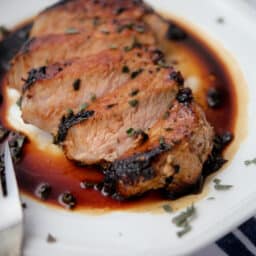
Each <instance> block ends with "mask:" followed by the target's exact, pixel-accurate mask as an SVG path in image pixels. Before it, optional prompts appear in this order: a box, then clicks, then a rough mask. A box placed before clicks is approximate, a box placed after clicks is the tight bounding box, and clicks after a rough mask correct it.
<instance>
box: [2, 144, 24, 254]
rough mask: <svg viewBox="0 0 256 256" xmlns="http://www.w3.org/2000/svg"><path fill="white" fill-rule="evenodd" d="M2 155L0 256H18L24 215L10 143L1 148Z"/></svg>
mask: <svg viewBox="0 0 256 256" xmlns="http://www.w3.org/2000/svg"><path fill="white" fill-rule="evenodd" d="M1 153H2V154H3V153H4V156H3V159H2V160H3V164H4V166H5V167H4V168H5V171H4V173H5V175H0V256H18V255H20V252H21V244H22V235H23V214H22V208H21V203H20V199H19V192H18V187H17V182H16V178H15V172H14V168H13V163H12V158H11V153H10V148H9V145H8V142H5V143H4V144H3V145H2V146H1ZM1 176H2V180H1ZM4 176H5V177H4ZM3 178H5V180H3ZM4 184H5V185H6V186H5V188H4V187H3V185H4Z"/></svg>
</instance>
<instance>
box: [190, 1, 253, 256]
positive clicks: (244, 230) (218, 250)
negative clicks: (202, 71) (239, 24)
mask: <svg viewBox="0 0 256 256" xmlns="http://www.w3.org/2000/svg"><path fill="white" fill-rule="evenodd" d="M255 1H256V0H255ZM227 255H228V256H233V255H234V256H256V219H255V218H251V219H249V220H248V221H246V222H245V223H244V224H242V225H241V226H239V227H238V228H237V229H235V230H234V231H233V232H231V233H229V234H227V235H226V236H224V237H223V238H221V239H219V240H218V241H217V242H215V243H214V244H211V245H209V246H208V247H206V248H204V249H203V250H201V251H200V252H197V253H195V254H194V255H193V256H227Z"/></svg>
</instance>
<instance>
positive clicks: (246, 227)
mask: <svg viewBox="0 0 256 256" xmlns="http://www.w3.org/2000/svg"><path fill="white" fill-rule="evenodd" d="M239 230H240V231H241V232H242V233H243V234H244V235H245V236H246V237H247V238H248V239H249V240H250V241H251V242H252V243H253V244H254V245H255V246H256V219H255V218H251V219H249V220H248V221H246V222H245V223H244V224H242V225H241V226H240V227H239Z"/></svg>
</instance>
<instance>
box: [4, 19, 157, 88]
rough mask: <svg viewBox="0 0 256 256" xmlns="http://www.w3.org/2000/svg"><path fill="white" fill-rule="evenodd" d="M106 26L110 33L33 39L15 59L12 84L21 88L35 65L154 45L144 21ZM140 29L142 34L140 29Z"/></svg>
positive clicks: (11, 77)
mask: <svg viewBox="0 0 256 256" xmlns="http://www.w3.org/2000/svg"><path fill="white" fill-rule="evenodd" d="M131 24H132V25H131ZM107 27H108V31H111V33H110V34H106V33H102V31H101V30H97V31H95V32H94V33H92V34H88V33H78V34H70V35H68V34H63V35H47V36H43V37H39V38H33V39H31V40H30V41H28V42H27V43H26V44H25V45H24V47H23V49H22V50H21V51H20V53H19V54H18V55H17V56H16V57H15V58H14V60H13V61H12V67H11V69H10V71H9V73H8V76H7V79H8V84H9V86H11V87H13V88H16V89H18V90H21V87H22V84H23V82H22V80H24V79H26V78H27V74H28V72H29V71H30V70H31V69H33V68H37V67H41V66H48V65H51V64H53V63H56V62H61V61H65V60H68V59H72V58H78V57H79V58H84V57H86V56H89V55H94V54H97V53H99V52H101V51H103V50H106V49H110V48H120V49H123V48H125V47H128V48H129V47H132V45H134V44H143V45H145V46H150V45H154V44H155V40H154V36H153V34H152V33H151V32H150V30H149V29H148V28H147V27H146V26H145V25H144V24H142V23H136V22H133V23H131V21H129V20H126V21H123V22H122V23H121V24H120V22H119V23H115V24H112V22H111V24H109V25H108V26H107ZM140 29H141V30H143V33H141V32H139V31H140ZM138 30H139V31H138Z"/></svg>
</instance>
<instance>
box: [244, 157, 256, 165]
mask: <svg viewBox="0 0 256 256" xmlns="http://www.w3.org/2000/svg"><path fill="white" fill-rule="evenodd" d="M244 164H245V165H246V166H249V165H252V164H255V165H256V158H254V159H252V160H246V161H244Z"/></svg>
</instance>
